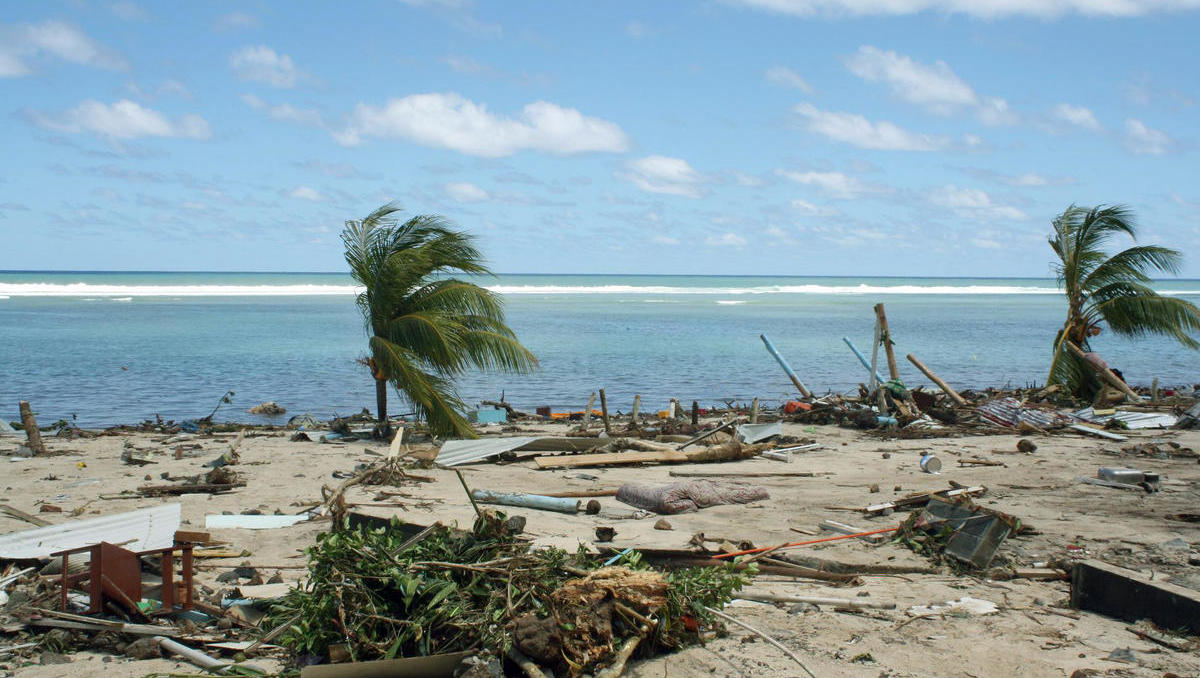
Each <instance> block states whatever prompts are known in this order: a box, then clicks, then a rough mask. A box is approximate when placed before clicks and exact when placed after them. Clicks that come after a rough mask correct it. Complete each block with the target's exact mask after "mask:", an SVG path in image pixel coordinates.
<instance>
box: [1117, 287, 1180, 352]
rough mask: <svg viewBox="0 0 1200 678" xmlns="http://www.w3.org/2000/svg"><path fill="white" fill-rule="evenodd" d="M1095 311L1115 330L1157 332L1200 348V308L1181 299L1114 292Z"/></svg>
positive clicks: (1130, 334) (1134, 333)
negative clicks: (1110, 297) (1199, 336)
mask: <svg viewBox="0 0 1200 678" xmlns="http://www.w3.org/2000/svg"><path fill="white" fill-rule="evenodd" d="M1096 310H1097V312H1098V313H1099V314H1100V316H1101V317H1102V318H1104V322H1105V323H1106V324H1107V325H1108V326H1109V328H1111V329H1112V331H1113V332H1116V333H1117V334H1121V335H1125V336H1128V337H1143V336H1147V335H1151V334H1159V335H1163V336H1167V337H1171V338H1173V339H1175V340H1176V341H1178V342H1179V343H1181V344H1183V345H1184V346H1186V347H1188V348H1193V349H1195V348H1200V342H1198V341H1197V340H1196V339H1195V337H1194V335H1196V334H1197V333H1200V309H1198V308H1196V305H1195V304H1193V303H1191V302H1190V301H1187V300H1185V299H1178V298H1175V297H1164V296H1161V295H1158V294H1153V295H1136V296H1118V297H1113V298H1112V299H1109V300H1107V301H1104V302H1103V303H1101V304H1099V305H1097V307H1096Z"/></svg>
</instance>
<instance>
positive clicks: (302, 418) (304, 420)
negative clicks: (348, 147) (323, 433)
mask: <svg viewBox="0 0 1200 678" xmlns="http://www.w3.org/2000/svg"><path fill="white" fill-rule="evenodd" d="M287 425H288V428H317V427H319V426H320V425H321V422H320V420H318V419H317V418H316V417H314V416H312V415H311V414H309V413H308V412H305V413H304V414H297V415H295V416H293V417H292V418H291V419H288V423H287Z"/></svg>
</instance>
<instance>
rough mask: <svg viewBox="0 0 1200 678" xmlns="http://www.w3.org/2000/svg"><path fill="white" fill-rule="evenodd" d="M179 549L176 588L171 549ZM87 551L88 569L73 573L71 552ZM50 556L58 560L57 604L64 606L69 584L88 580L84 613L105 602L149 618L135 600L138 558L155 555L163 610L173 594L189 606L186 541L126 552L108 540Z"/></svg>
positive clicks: (138, 594)
mask: <svg viewBox="0 0 1200 678" xmlns="http://www.w3.org/2000/svg"><path fill="white" fill-rule="evenodd" d="M177 550H178V551H179V552H180V557H181V559H182V562H183V568H182V576H181V581H180V586H179V588H178V589H177V588H176V585H175V583H174V577H175V574H176V572H175V552H176V551H177ZM73 553H74V554H82V553H87V554H88V569H87V571H85V572H80V573H76V572H73V571H72V569H71V566H70V556H71V554H73ZM50 555H51V556H54V557H56V558H61V559H62V568H61V572H60V573H59V582H60V585H61V591H60V596H61V597H60V605H61V607H62V609H64V610H66V609H68V594H69V591H70V589H71V585H72V584H74V583H76V582H79V581H81V580H84V579H88V580H90V586H89V595H88V605H89V607H88V614H97V613H99V612H102V611H103V610H104V609H105V603H106V601H108V602H110V603H112V604H116V605H120V606H122V607H124V608H125V609H126V611H128V612H129V613H130V614H132V615H134V616H136V617H139V618H141V619H149V617H147V616H146V614H145V613H144V612H143V611H142V609H141V608H140V607H139V606H138V602H139V601H141V600H142V571H141V560H140V558H142V557H146V556H157V557H158V558H159V559H160V561H161V569H160V574H161V583H162V586H161V590H160V592H159V598H160V599H161V601H162V607H163V609H165V610H173V609H174V607H175V602H176V600H175V597H176V595H181V599H180V600H179V601H178V602H179V604H180V606H181V607H182V609H184V610H190V609H192V599H193V593H192V591H193V589H192V567H191V565H192V545H191V544H189V543H184V544H173V545H171V546H168V547H166V548H160V549H151V550H149V551H130V550H128V549H124V548H121V547H120V546H116V545H114V544H110V543H108V542H100V543H98V544H91V545H90V546H80V547H77V548H73V549H65V550H62V551H56V552H54V553H52V554H50Z"/></svg>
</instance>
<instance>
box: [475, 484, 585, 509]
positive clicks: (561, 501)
mask: <svg viewBox="0 0 1200 678" xmlns="http://www.w3.org/2000/svg"><path fill="white" fill-rule="evenodd" d="M471 497H472V498H473V499H475V500H476V501H479V502H480V503H483V504H500V505H503V506H520V507H522V508H531V509H540V510H542V511H557V512H559V513H570V514H575V513H579V504H580V502H579V500H578V499H574V498H571V497H546V496H543V495H540V494H525V493H524V492H494V491H492V490H471Z"/></svg>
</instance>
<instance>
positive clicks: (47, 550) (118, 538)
mask: <svg viewBox="0 0 1200 678" xmlns="http://www.w3.org/2000/svg"><path fill="white" fill-rule="evenodd" d="M181 518H182V508H181V505H180V504H178V503H175V504H163V505H162V506H155V507H153V508H147V509H139V510H137V511H130V512H128V513H114V514H113V515H109V516H100V517H99V518H86V519H84V520H72V521H70V522H67V523H63V524H61V525H49V526H47V527H37V528H34V529H32V530H23V531H21V532H10V533H9V534H6V535H2V536H0V558H7V559H14V560H17V559H24V558H48V557H50V554H51V553H54V552H55V551H65V550H67V549H73V548H79V547H81V546H91V545H92V544H98V543H100V542H102V541H106V542H109V543H110V544H120V545H121V546H122V548H126V549H129V550H130V551H149V550H150V549H161V548H166V547H168V546H172V545H174V543H175V531H176V530H178V529H179V523H180V520H181Z"/></svg>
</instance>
